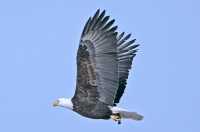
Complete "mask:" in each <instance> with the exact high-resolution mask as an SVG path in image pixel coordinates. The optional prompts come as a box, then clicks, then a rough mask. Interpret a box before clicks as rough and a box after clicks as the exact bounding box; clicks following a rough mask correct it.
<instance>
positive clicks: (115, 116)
mask: <svg viewBox="0 0 200 132" xmlns="http://www.w3.org/2000/svg"><path fill="white" fill-rule="evenodd" d="M110 117H111V119H112V120H113V121H117V122H118V124H121V116H120V114H119V113H116V114H112V115H111V116H110Z"/></svg>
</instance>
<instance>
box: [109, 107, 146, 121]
mask: <svg viewBox="0 0 200 132" xmlns="http://www.w3.org/2000/svg"><path fill="white" fill-rule="evenodd" d="M111 110H112V112H113V113H114V114H118V113H119V114H120V116H121V118H122V119H132V120H136V121H140V120H142V119H143V116H142V115H140V114H138V113H136V112H129V111H127V110H125V109H122V108H118V107H112V108H111Z"/></svg>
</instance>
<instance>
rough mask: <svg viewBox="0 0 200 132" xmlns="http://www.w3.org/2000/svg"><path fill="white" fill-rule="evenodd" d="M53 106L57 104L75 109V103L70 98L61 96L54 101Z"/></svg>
mask: <svg viewBox="0 0 200 132" xmlns="http://www.w3.org/2000/svg"><path fill="white" fill-rule="evenodd" d="M53 106H54V107H56V106H60V107H65V108H67V109H70V110H73V103H72V101H71V99H70V98H69V99H67V98H59V99H57V100H55V101H54V102H53Z"/></svg>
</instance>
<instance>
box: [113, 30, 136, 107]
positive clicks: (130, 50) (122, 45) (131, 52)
mask: <svg viewBox="0 0 200 132" xmlns="http://www.w3.org/2000/svg"><path fill="white" fill-rule="evenodd" d="M130 37H131V34H128V35H126V36H125V35H124V32H123V33H121V34H120V35H119V36H118V37H117V59H118V73H119V74H118V75H119V88H118V90H117V94H116V97H115V101H114V103H115V104H116V103H119V101H120V98H121V97H122V95H123V93H124V90H125V88H126V84H127V79H128V75H129V70H130V69H131V65H132V61H133V58H134V57H135V56H136V52H137V49H136V48H137V47H138V46H139V45H138V44H134V42H135V40H136V39H133V40H130V41H127V40H128V39H129V38H130Z"/></svg>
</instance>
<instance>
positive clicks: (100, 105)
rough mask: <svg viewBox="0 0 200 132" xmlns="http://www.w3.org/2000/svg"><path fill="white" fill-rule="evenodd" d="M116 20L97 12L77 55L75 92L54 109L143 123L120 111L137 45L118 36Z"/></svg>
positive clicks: (133, 113)
mask: <svg viewBox="0 0 200 132" xmlns="http://www.w3.org/2000/svg"><path fill="white" fill-rule="evenodd" d="M114 22H115V20H114V19H112V20H110V17H109V16H106V15H105V10H104V11H102V12H100V10H99V9H98V10H97V11H96V13H95V14H94V16H93V17H90V18H89V19H88V21H87V22H86V24H85V26H84V29H83V32H82V34H81V39H80V43H79V48H78V52H77V81H76V91H75V94H74V96H73V97H72V98H70V99H67V98H59V99H57V100H56V101H55V102H54V103H53V105H54V106H61V107H65V108H68V109H71V110H73V111H75V112H77V113H79V114H80V115H82V116H85V117H88V118H93V119H113V120H114V121H117V122H118V123H119V124H120V123H121V119H126V118H127V119H134V120H141V119H142V118H143V116H141V115H139V114H137V113H136V112H129V111H128V110H125V109H122V108H119V107H117V106H116V105H117V103H119V101H120V98H121V97H122V95H123V93H124V90H125V88H126V84H127V79H128V75H129V70H130V69H131V65H132V61H133V58H134V57H135V55H136V52H137V47H138V46H139V45H138V44H134V43H135V39H130V37H131V34H128V35H125V33H124V32H122V33H120V34H118V32H117V31H116V30H117V26H113V24H114Z"/></svg>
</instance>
